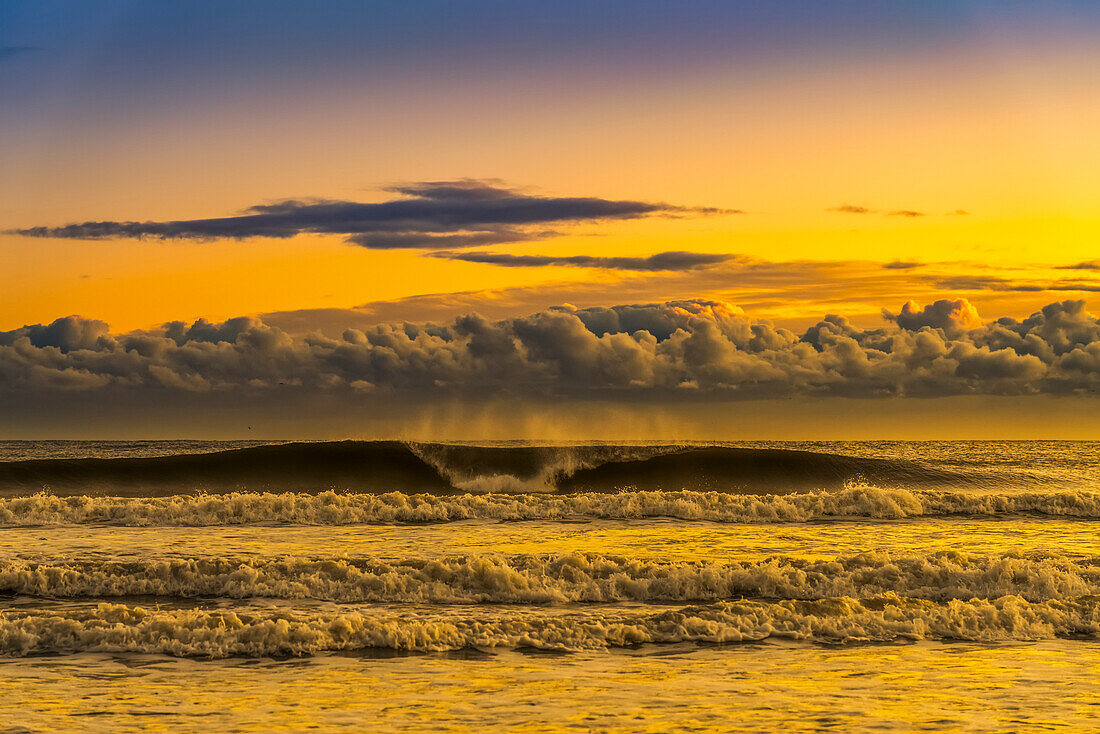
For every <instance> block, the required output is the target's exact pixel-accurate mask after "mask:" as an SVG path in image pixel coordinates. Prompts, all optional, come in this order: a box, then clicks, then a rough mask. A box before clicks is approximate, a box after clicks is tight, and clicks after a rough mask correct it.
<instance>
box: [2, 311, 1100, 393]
mask: <svg viewBox="0 0 1100 734" xmlns="http://www.w3.org/2000/svg"><path fill="white" fill-rule="evenodd" d="M886 316H887V320H886V323H885V324H884V325H883V326H882V327H880V328H874V329H860V328H857V327H855V326H854V325H853V324H852V323H851V322H849V321H848V320H847V319H845V318H844V317H842V316H839V315H828V316H826V317H825V318H823V319H821V320H820V321H818V322H817V323H816V324H814V325H813V326H812V327H810V328H808V329H806V330H805V331H803V332H802V333H796V332H794V331H791V330H788V329H783V328H778V327H776V326H774V325H773V324H771V323H770V322H768V321H763V320H757V319H752V318H750V317H749V316H747V315H746V314H745V313H744V312H743V311H742V310H741V309H740V308H737V307H736V306H733V305H731V304H728V303H724V302H720V301H706V300H685V301H672V302H667V303H658V304H641V305H622V306H613V307H593V308H576V307H572V306H560V307H555V308H550V309H547V310H544V311H541V312H538V313H535V314H532V315H530V316H525V317H521V318H510V319H505V320H498V321H491V320H489V319H486V318H484V317H481V316H478V315H476V314H469V315H466V316H462V317H459V318H457V319H454V320H453V321H451V322H450V323H447V324H432V323H419V324H413V323H393V324H384V325H379V326H374V327H371V328H367V329H347V330H346V331H344V333H343V334H342V335H341V336H339V337H338V338H333V337H326V336H321V335H319V334H313V335H309V336H291V335H289V334H287V333H286V332H284V331H282V330H281V329H278V328H276V327H273V326H271V325H269V324H266V323H264V322H263V321H262V320H261V319H257V318H252V317H243V318H237V319H230V320H228V321H225V322H221V323H211V322H208V321H203V320H200V321H196V322H193V323H191V324H185V323H182V322H173V323H169V324H166V325H164V326H163V327H162V328H161V329H158V330H156V331H154V332H132V333H126V334H110V333H108V332H107V330H106V326H105V325H104V324H103V323H102V322H98V321H91V320H85V319H81V318H79V317H75V316H73V317H67V318H66V319H59V320H58V321H55V322H54V323H52V324H47V325H34V326H27V327H23V328H22V329H16V330H14V331H9V332H3V333H0V385H2V387H0V391H2V392H9V393H10V392H12V391H14V392H15V393H18V394H21V395H22V396H24V397H26V396H27V395H28V394H36V393H37V392H41V391H45V392H48V393H50V394H56V393H58V392H59V391H71V393H72V394H73V395H74V396H75V395H78V394H85V395H89V394H90V395H97V394H101V395H111V394H118V391H120V390H121V391H124V392H125V394H127V395H129V396H130V397H133V396H134V395H141V394H148V395H151V396H157V395H164V394H167V393H171V394H177V395H179V394H193V393H207V394H211V395H217V394H226V395H235V396H239V395H241V394H252V395H259V396H262V395H270V396H271V397H270V399H271V400H276V401H277V400H279V398H278V395H279V394H280V391H287V390H292V391H296V394H298V395H301V394H303V393H304V394H322V393H323V394H328V395H342V394H346V395H348V396H353V395H359V396H368V398H369V396H372V395H380V394H393V395H401V394H409V395H415V396H417V397H418V398H423V397H424V396H428V395H433V394H434V395H441V396H457V395H463V394H469V395H476V394H486V393H488V394H492V395H495V396H498V397H499V396H505V395H513V396H516V397H517V398H523V397H546V396H570V397H581V398H584V397H590V398H599V399H608V398H614V397H615V396H619V397H623V398H629V399H634V398H636V397H641V396H650V397H653V398H655V399H659V398H660V396H667V399H672V400H679V399H683V397H684V396H685V395H688V394H690V395H694V396H700V395H713V396H718V397H732V398H772V397H790V396H849V397H851V396H856V397H891V396H946V395H966V394H990V395H1021V394H1031V393H1083V394H1090V393H1095V392H1096V391H1097V390H1098V389H1100V320H1098V319H1097V317H1096V316H1094V315H1092V314H1090V313H1089V312H1088V311H1087V310H1086V309H1085V304H1084V302H1083V301H1072V300H1070V301H1063V302H1060V303H1052V304H1050V305H1048V306H1045V307H1044V308H1043V309H1042V310H1041V311H1039V312H1036V313H1035V314H1033V315H1031V316H1030V317H1028V318H1027V319H1024V320H1023V321H1016V320H1015V319H1011V318H1001V319H997V320H995V321H992V322H984V321H982V320H981V319H980V318H979V316H978V313H977V311H976V310H975V308H974V307H973V305H971V304H970V303H968V302H967V301H965V300H963V299H959V300H952V301H947V300H944V301H937V302H935V303H932V304H929V305H927V306H923V307H922V306H918V305H917V304H915V303H912V302H910V303H907V304H905V305H904V306H903V307H902V309H901V311H900V312H899V313H898V314H896V315H893V314H886ZM112 391H113V392H112ZM676 396H680V397H676ZM368 398H361V399H368ZM80 399H81V398H79V397H74V400H80Z"/></svg>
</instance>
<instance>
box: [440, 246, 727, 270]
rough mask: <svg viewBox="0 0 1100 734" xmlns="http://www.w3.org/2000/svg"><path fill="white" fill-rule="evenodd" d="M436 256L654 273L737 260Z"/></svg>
mask: <svg viewBox="0 0 1100 734" xmlns="http://www.w3.org/2000/svg"><path fill="white" fill-rule="evenodd" d="M435 257H441V258H445V259H447V260H461V261H462V262H470V263H485V264H488V265H503V266H504V267H509V268H529V267H541V266H547V265H557V266H567V267H575V268H605V269H608V270H633V271H640V272H656V271H663V270H697V269H699V268H705V267H709V266H711V265H717V264H719V263H724V262H729V261H730V260H733V259H737V256H735V255H715V254H707V253H702V252H679V251H673V252H659V253H657V254H655V255H647V256H645V257H601V256H597V255H568V256H552V255H509V254H507V253H501V252H463V253H458V252H440V253H436V254H435Z"/></svg>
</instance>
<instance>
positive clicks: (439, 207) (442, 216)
mask: <svg viewBox="0 0 1100 734" xmlns="http://www.w3.org/2000/svg"><path fill="white" fill-rule="evenodd" d="M389 190H390V191H393V192H395V193H399V194H402V195H404V196H405V197H407V198H402V199H393V200H391V201H384V202H380V203H374V204H363V203H358V202H353V201H326V200H309V201H299V200H288V201H283V202H279V203H275V204H265V205H259V206H254V207H252V208H251V209H248V210H247V211H246V212H245V213H243V214H241V215H239V216H233V217H219V218H214V219H188V220H179V221H169V222H110V221H107V222H83V223H79V224H67V225H64V226H60V227H30V228H27V229H20V230H15V231H14V232H13V233H14V234H21V235H25V236H28V237H59V238H69V239H81V240H99V239H116V238H156V239H199V240H209V239H219V238H234V239H240V238H245V237H293V236H295V235H298V234H304V233H320V234H341V235H346V236H347V241H348V242H350V243H351V244H354V245H358V246H360V247H370V248H378V249H391V248H423V249H438V248H455V247H473V246H478V245H487V244H502V243H506V242H520V241H525V240H531V239H537V238H539V237H544V236H546V235H547V234H548V233H547V231H546V229H545V227H546V226H547V225H552V224H556V223H565V222H583V221H607V220H617V219H638V218H641V217H648V216H688V215H691V216H706V215H713V214H731V213H735V212H734V210H725V209H715V208H707V207H685V206H677V205H673V204H664V203H654V202H645V201H626V200H611V199H599V198H594V197H547V196H532V195H530V194H525V193H521V192H519V191H516V190H514V189H508V188H504V187H501V186H499V185H497V184H495V183H488V182H484V181H469V180H465V181H432V182H426V183H417V184H408V185H404V186H397V187H392V188H391V189H389ZM536 228H537V229H536Z"/></svg>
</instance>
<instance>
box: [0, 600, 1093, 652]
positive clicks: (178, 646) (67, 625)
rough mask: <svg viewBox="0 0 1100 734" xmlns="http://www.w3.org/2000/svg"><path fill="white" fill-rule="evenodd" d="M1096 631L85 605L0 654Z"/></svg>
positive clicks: (1013, 624) (801, 604)
mask: <svg viewBox="0 0 1100 734" xmlns="http://www.w3.org/2000/svg"><path fill="white" fill-rule="evenodd" d="M1077 636H1085V637H1090V638H1096V637H1100V602H1098V601H1097V600H1096V599H1095V598H1091V597H1086V598H1083V599H1078V600H1064V601H1063V600H1059V601H1048V602H1039V603H1033V602H1028V601H1026V600H1025V599H1022V598H1020V597H1018V596H1003V597H1000V598H997V599H994V600H970V601H961V600H954V601H950V602H947V603H942V604H941V603H935V602H930V601H924V600H912V599H905V598H899V597H897V596H893V595H888V596H883V597H876V598H874V599H865V600H860V599H853V598H850V597H833V598H828V599H820V600H814V601H780V602H760V601H741V602H722V603H718V604H713V605H708V606H696V607H685V608H683V609H677V610H674V611H667V612H662V613H659V614H637V613H635V614H630V613H617V612H610V613H609V612H606V611H598V612H593V613H590V614H587V615H585V614H578V615H565V616H563V615H557V616H554V615H546V614H526V615H514V614H513V615H509V616H491V615H486V614H471V615H469V616H466V617H455V616H448V617H440V616H435V617H432V616H427V617H424V616H421V617H416V616H412V615H407V614H406V615H400V616H397V615H376V614H371V613H369V612H368V613H364V612H362V611H347V612H320V613H319V612H298V611H283V612H280V611H269V610H260V611H249V612H245V611H225V610H218V611H211V610H202V609H183V610H178V609H177V610H150V609H146V608H142V607H132V606H126V605H120V604H100V605H99V606H98V607H96V608H94V609H89V610H66V611H57V612H30V613H15V612H0V654H3V655H29V654H43V653H74V652H115V653H119V652H141V653H165V654H169V655H180V656H203V657H213V658H221V657H229V656H270V655H309V654H315V653H321V652H328V651H341V650H365V649H370V648H390V649H397V650H419V651H435V650H452V649H460V648H470V647H479V648H501V647H503V648H517V647H535V648H544V649H560V650H585V649H598V648H608V647H623V646H633V645H639V644H643V643H675V642H711V643H732V642H746V641H757V640H765V639H769V638H778V639H789V640H804V641H814V642H830V643H845V642H887V641H894V640H927V639H935V640H974V641H984V642H993V641H1003V640H1038V639H1049V638H1054V637H1077Z"/></svg>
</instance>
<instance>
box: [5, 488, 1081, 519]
mask: <svg viewBox="0 0 1100 734" xmlns="http://www.w3.org/2000/svg"><path fill="white" fill-rule="evenodd" d="M1021 514H1030V515H1041V516H1054V517H1070V518H1081V519H1100V494H1097V493H1094V492H1084V491H1076V490H1067V491H1062V492H1021V493H1016V494H972V493H967V492H948V491H937V490H923V491H922V490H908V489H891V488H882V487H875V486H871V485H865V484H852V485H848V486H845V487H843V488H842V489H838V490H831V491H820V492H804V493H794V494H769V495H756V494H734V493H727V492H694V491H686V490H684V491H676V492H665V491H635V492H631V491H626V492H615V493H605V492H582V493H576V494H566V495H559V494H496V493H490V494H464V495H435V494H405V493H403V492H389V493H386V494H349V493H338V492H332V491H329V492H322V493H319V494H308V493H297V492H282V493H260V492H233V493H229V494H217V495H170V496H166V497H89V496H79V495H78V496H68V497H65V496H56V495H53V494H48V493H38V494H35V495H31V496H26V497H12V498H0V526H6V527H12V526H28V525H59V524H102V525H126V526H157V525H162V526H206V525H241V524H273V523H285V524H305V525H351V524H359V523H442V522H454V521H458V520H473V519H480V520H594V519H611V520H617V519H623V520H630V519H643V518H659V517H664V518H675V519H681V520H697V521H711V522H724V523H769V522H810V521H814V520H838V519H845V518H880V519H903V518H914V517H935V516H950V515H967V516H979V517H997V516H1006V515H1021Z"/></svg>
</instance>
